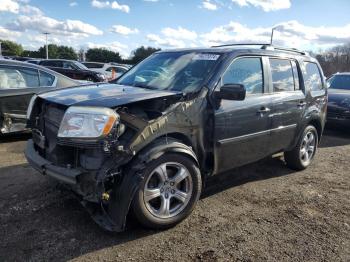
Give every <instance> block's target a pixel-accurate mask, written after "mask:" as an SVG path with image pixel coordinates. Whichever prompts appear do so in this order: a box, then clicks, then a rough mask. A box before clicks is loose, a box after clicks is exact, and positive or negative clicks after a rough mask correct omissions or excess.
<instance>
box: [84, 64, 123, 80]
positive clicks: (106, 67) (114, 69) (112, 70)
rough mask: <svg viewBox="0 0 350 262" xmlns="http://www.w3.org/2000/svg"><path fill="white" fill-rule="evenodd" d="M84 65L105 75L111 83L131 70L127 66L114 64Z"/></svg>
mask: <svg viewBox="0 0 350 262" xmlns="http://www.w3.org/2000/svg"><path fill="white" fill-rule="evenodd" d="M83 64H84V65H85V66H87V67H88V68H89V69H91V70H93V71H96V72H99V73H102V74H104V75H105V77H106V79H107V80H109V81H110V80H113V79H115V78H118V77H120V76H121V75H123V74H124V73H125V72H126V71H128V70H129V68H128V67H127V66H124V65H119V64H112V63H107V64H106V63H96V62H84V63H83Z"/></svg>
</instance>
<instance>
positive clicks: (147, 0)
mask: <svg viewBox="0 0 350 262" xmlns="http://www.w3.org/2000/svg"><path fill="white" fill-rule="evenodd" d="M143 1H144V2H151V3H156V2H159V0H143Z"/></svg>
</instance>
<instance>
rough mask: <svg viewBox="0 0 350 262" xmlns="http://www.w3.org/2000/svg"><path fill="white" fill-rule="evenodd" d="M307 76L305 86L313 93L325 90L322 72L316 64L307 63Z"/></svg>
mask: <svg viewBox="0 0 350 262" xmlns="http://www.w3.org/2000/svg"><path fill="white" fill-rule="evenodd" d="M305 71H306V74H305V76H304V81H305V86H306V87H307V88H308V89H310V90H311V91H317V90H322V89H323V84H322V78H321V75H320V70H318V66H317V64H315V63H311V62H306V63H305Z"/></svg>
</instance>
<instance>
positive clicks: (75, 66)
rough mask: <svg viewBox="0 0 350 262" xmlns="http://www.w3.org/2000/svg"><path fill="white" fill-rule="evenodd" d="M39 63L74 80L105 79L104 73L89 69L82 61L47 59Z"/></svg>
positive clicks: (99, 80)
mask: <svg viewBox="0 0 350 262" xmlns="http://www.w3.org/2000/svg"><path fill="white" fill-rule="evenodd" d="M39 65H41V66H45V67H47V68H50V69H51V70H53V71H56V72H58V73H61V74H63V75H65V76H68V77H70V78H72V79H76V80H85V81H89V82H104V81H106V77H105V75H104V74H102V73H99V72H95V71H93V70H90V69H88V68H87V67H86V66H84V65H83V64H82V63H80V62H77V61H73V60H64V59H48V60H42V61H40V62H39Z"/></svg>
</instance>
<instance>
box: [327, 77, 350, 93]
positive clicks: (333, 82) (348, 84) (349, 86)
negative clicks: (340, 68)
mask: <svg viewBox="0 0 350 262" xmlns="http://www.w3.org/2000/svg"><path fill="white" fill-rule="evenodd" d="M328 82H329V88H332V89H345V90H350V75H335V76H333V77H331V78H330V79H329V80H328Z"/></svg>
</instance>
